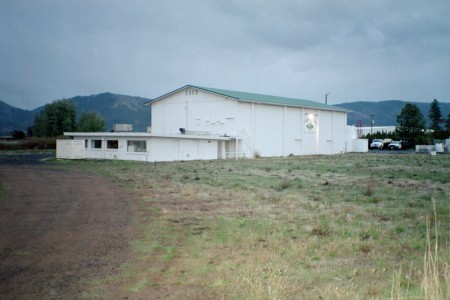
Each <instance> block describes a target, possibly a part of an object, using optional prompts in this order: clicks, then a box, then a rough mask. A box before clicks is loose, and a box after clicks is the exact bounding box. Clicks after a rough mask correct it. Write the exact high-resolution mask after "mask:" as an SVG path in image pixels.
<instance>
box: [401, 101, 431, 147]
mask: <svg viewBox="0 0 450 300" xmlns="http://www.w3.org/2000/svg"><path fill="white" fill-rule="evenodd" d="M397 123H398V126H397V128H396V132H397V133H398V135H399V136H400V137H401V138H402V139H403V140H407V141H408V142H409V143H410V144H411V145H416V144H421V143H425V142H426V135H425V120H424V118H423V116H422V113H421V112H420V109H419V108H418V107H417V105H415V104H411V103H408V104H406V105H405V107H404V108H403V109H402V111H401V113H400V115H398V116H397Z"/></svg>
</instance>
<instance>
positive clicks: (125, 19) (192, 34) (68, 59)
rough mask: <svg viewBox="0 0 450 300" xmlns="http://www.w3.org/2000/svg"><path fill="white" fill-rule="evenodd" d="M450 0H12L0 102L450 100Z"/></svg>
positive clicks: (0, 49) (0, 26) (4, 26)
mask: <svg viewBox="0 0 450 300" xmlns="http://www.w3.org/2000/svg"><path fill="white" fill-rule="evenodd" d="M448 11H450V3H449V2H448V1H445V0H440V1H433V2H428V3H424V2H423V1H387V0H386V1H356V0H349V1H331V0H330V1H313V0H302V1H290V0H281V1H267V0H259V1H258V0H249V1H238V0H227V1H225V0H220V1H202V2H185V1H164V2H163V1H139V0H133V1H126V2H122V1H106V0H96V1H86V0H78V1H56V0H54V1H50V0H44V1H20V0H19V1H9V2H8V1H6V2H5V3H4V4H2V7H1V8H0V35H1V36H2V41H0V66H1V68H2V70H1V71H2V72H0V99H1V100H4V101H7V102H9V103H12V104H17V105H18V106H21V107H27V108H34V107H36V106H38V105H41V104H43V102H44V101H49V100H53V99H56V98H62V97H71V96H74V95H78V94H92V93H98V92H103V91H111V92H118V93H126V94H131V95H140V96H144V97H155V96H158V95H159V94H161V93H164V92H167V91H168V90H171V89H174V88H177V87H178V86H180V85H184V84H188V83H192V84H199V85H205V86H208V85H209V86H212V87H220V88H229V89H240V90H245V91H253V92H261V93H268V94H277V95H285V96H292V97H299V98H309V99H312V100H321V99H322V97H323V95H324V93H326V92H327V91H328V90H331V91H332V94H331V96H330V101H331V102H333V101H336V102H344V101H350V100H364V99H367V100H382V99H392V98H401V99H406V100H421V101H429V100H431V99H432V98H438V99H440V101H450V99H449V93H450V87H448V84H447V83H446V82H445V81H447V78H449V77H450V66H449V64H450V58H449V51H448V48H449V45H450V21H449V19H448V18H447V16H446V12H448Z"/></svg>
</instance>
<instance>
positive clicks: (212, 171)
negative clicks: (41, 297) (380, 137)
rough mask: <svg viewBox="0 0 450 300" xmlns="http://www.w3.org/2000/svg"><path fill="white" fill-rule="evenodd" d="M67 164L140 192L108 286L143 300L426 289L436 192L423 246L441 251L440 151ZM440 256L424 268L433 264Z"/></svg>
mask: <svg viewBox="0 0 450 300" xmlns="http://www.w3.org/2000/svg"><path fill="white" fill-rule="evenodd" d="M55 163H58V162H55ZM64 166H65V167H75V168H77V169H78V168H82V169H83V170H84V171H85V172H93V173H101V174H103V175H104V176H110V177H112V178H113V180H115V181H117V182H118V183H119V184H122V185H123V186H124V187H127V188H128V189H130V190H131V191H132V192H133V193H135V195H137V197H138V199H139V200H138V201H137V202H136V204H135V205H136V221H135V222H136V224H137V226H138V227H139V228H140V235H139V237H138V238H137V239H136V240H134V241H132V242H131V243H130V247H131V249H132V250H133V253H134V255H133V258H132V259H131V260H130V263H129V264H128V265H127V266H124V267H123V268H121V270H122V271H121V274H122V275H121V276H117V277H116V278H115V279H114V280H112V281H111V283H108V284H114V285H120V286H122V287H123V289H122V290H124V291H136V293H139V295H144V297H143V298H145V295H147V296H148V295H151V291H152V288H155V285H156V284H157V286H158V288H162V289H166V290H168V291H171V290H173V289H174V287H177V291H179V290H178V289H189V290H188V292H189V293H190V294H189V295H193V296H192V297H202V298H221V297H225V298H232V299H250V298H252V299H293V298H302V299H318V298H320V297H322V298H323V299H367V298H369V299H370V298H378V299H385V298H389V297H397V296H399V297H400V296H402V295H407V297H414V296H417V295H423V294H421V292H420V291H421V286H422V281H421V276H420V274H424V273H425V271H424V270H422V269H423V268H422V265H423V257H424V256H423V250H424V249H425V248H426V240H427V239H426V235H427V229H426V216H427V215H429V214H430V212H432V211H433V201H432V199H433V200H434V202H435V205H436V209H435V211H436V220H432V222H430V223H431V224H430V226H433V225H435V224H439V226H440V230H441V231H440V234H439V235H437V234H436V233H434V232H432V233H430V236H429V239H430V242H433V241H438V242H439V243H438V244H437V246H432V247H431V250H432V252H433V251H434V249H435V248H436V247H437V248H438V249H439V250H442V249H446V247H447V248H448V246H449V241H450V224H449V220H450V217H449V206H450V205H449V201H450V199H449V198H448V195H449V194H450V188H449V186H448V178H449V175H448V171H447V170H449V169H450V156H448V155H444V156H439V162H438V163H437V162H436V161H435V160H433V159H429V157H425V156H421V155H414V154H411V155H410V154H404V155H389V154H382V155H378V154H345V155H335V156H311V157H287V158H271V159H267V158H258V159H255V160H218V161H210V162H209V161H208V162H198V161H197V162H172V163H157V164H144V163H139V162H119V161H102V162H94V161H78V162H74V163H73V164H65V165H64ZM129 179H132V180H129ZM433 245H435V244H433ZM433 253H434V252H433ZM445 255H447V256H448V253H446V252H444V251H442V252H440V254H439V259H438V258H435V257H434V258H433V260H432V261H431V260H430V262H429V263H428V265H429V266H434V265H436V268H437V267H438V266H437V264H436V263H437V262H438V261H442V259H444V258H445V257H444V256H445ZM430 259H431V258H430ZM447 261H448V260H447ZM405 266H406V267H405ZM432 268H434V267H432ZM446 268H448V265H447V266H446ZM399 270H400V271H399ZM403 270H405V271H403ZM444 271H445V268H443V267H442V266H439V274H441V275H440V283H441V284H440V286H439V287H432V289H440V290H442V291H445V289H444V288H443V286H444V283H445V280H446V278H445V277H443V276H444V274H445V273H444ZM430 276H431V275H430ZM430 276H429V277H428V278H431V277H430ZM422 277H423V276H422ZM392 278H397V279H395V284H394V286H395V287H394V288H393V282H392ZM427 285H429V286H431V283H427ZM194 287H195V289H194ZM93 289H95V284H94V285H93ZM146 292H147V294H145V293H146ZM447 293H448V292H447ZM441 295H444V296H448V295H447V294H442V293H441ZM168 297H169V298H170V295H169V296H168ZM398 299H403V298H401V297H400V298H398Z"/></svg>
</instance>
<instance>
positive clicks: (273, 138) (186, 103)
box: [152, 88, 347, 157]
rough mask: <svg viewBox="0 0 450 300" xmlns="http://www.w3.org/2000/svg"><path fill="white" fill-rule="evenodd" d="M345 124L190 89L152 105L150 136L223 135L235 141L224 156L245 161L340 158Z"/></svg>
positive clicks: (312, 112) (316, 113) (341, 116)
mask: <svg viewBox="0 0 450 300" xmlns="http://www.w3.org/2000/svg"><path fill="white" fill-rule="evenodd" d="M346 124H347V114H346V113H345V112H336V111H327V110H318V109H310V108H299V107H287V106H280V105H267V104H258V103H248V102H241V101H237V100H233V99H227V98H226V97H225V96H220V95H216V94H212V93H208V92H204V91H202V90H195V89H192V88H186V89H183V90H180V91H178V92H176V93H174V94H172V95H170V96H168V97H167V98H164V99H161V100H159V101H157V102H155V103H152V132H153V133H161V134H178V133H179V128H185V129H186V130H187V131H205V132H210V133H212V134H218V135H225V134H226V135H228V136H232V137H237V138H238V142H237V147H236V146H233V147H231V146H230V145H229V146H228V148H227V151H228V152H235V151H236V150H237V151H238V152H243V153H244V156H245V157H251V156H252V155H253V151H254V150H256V151H257V152H258V153H259V154H260V155H261V156H288V155H290V154H293V155H307V154H337V153H343V152H345V147H346V128H347V127H346V126H347V125H346ZM242 131H244V133H243V132H242ZM244 137H245V138H244ZM248 144H251V146H250V147H249V146H248ZM231 148H233V149H231Z"/></svg>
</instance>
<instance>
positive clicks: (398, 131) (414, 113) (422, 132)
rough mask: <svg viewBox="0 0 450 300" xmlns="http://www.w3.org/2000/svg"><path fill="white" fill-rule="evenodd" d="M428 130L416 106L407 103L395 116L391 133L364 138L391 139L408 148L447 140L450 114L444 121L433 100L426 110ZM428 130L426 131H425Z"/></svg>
mask: <svg viewBox="0 0 450 300" xmlns="http://www.w3.org/2000/svg"><path fill="white" fill-rule="evenodd" d="M428 119H429V120H430V124H431V125H430V126H429V128H426V126H425V118H424V117H423V115H422V113H421V112H420V109H419V107H418V106H417V105H415V104H412V103H407V104H406V105H405V107H403V109H402V111H401V112H400V114H399V115H398V116H397V126H396V128H395V130H394V131H393V132H389V133H386V132H376V133H373V134H367V135H365V136H364V138H367V139H369V140H373V139H380V138H391V139H393V140H403V141H406V142H407V143H408V145H409V146H415V145H426V144H432V143H433V141H434V140H443V139H447V138H449V136H450V113H449V114H448V116H447V119H444V118H443V116H442V113H441V109H440V107H439V102H438V101H437V100H436V99H434V100H433V101H432V102H431V104H430V108H429V110H428ZM427 129H428V130H427Z"/></svg>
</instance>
